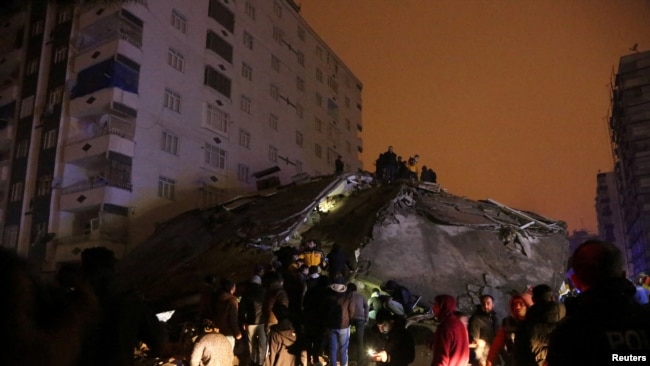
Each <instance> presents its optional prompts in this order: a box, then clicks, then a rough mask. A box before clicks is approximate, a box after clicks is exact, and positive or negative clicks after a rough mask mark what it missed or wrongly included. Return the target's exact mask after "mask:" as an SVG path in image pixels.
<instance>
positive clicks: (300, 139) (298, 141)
mask: <svg viewBox="0 0 650 366" xmlns="http://www.w3.org/2000/svg"><path fill="white" fill-rule="evenodd" d="M302 144H303V136H302V132H300V131H296V145H298V146H300V147H302Z"/></svg>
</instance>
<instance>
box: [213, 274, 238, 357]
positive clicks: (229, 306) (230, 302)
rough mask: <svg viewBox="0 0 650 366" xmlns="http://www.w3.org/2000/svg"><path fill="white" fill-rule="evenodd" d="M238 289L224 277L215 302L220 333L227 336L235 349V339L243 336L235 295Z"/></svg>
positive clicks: (215, 320) (216, 324) (215, 323)
mask: <svg viewBox="0 0 650 366" xmlns="http://www.w3.org/2000/svg"><path fill="white" fill-rule="evenodd" d="M236 289H237V287H236V285H235V283H234V282H232V281H231V280H229V279H226V278H224V279H222V280H221V286H220V290H221V291H220V292H219V294H218V295H217V297H216V300H215V302H214V325H215V326H216V327H217V329H219V333H221V334H223V335H225V336H226V338H227V339H228V341H229V342H230V344H231V345H232V347H233V349H234V348H235V340H237V339H241V337H242V334H241V329H240V328H239V303H238V302H237V298H236V297H235V295H234V293H235V290H236Z"/></svg>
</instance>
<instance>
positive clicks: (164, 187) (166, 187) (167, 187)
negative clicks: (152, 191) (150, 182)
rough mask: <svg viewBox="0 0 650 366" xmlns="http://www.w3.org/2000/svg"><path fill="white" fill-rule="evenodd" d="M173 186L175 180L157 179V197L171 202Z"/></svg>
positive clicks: (161, 177)
mask: <svg viewBox="0 0 650 366" xmlns="http://www.w3.org/2000/svg"><path fill="white" fill-rule="evenodd" d="M175 186H176V181H175V180H173V179H171V178H167V177H163V176H160V177H158V197H162V198H167V199H169V200H173V199H174V187H175Z"/></svg>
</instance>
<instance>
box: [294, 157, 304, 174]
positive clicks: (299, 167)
mask: <svg viewBox="0 0 650 366" xmlns="http://www.w3.org/2000/svg"><path fill="white" fill-rule="evenodd" d="M293 163H294V164H296V173H298V174H300V173H302V161H300V160H296V161H294V162H293Z"/></svg>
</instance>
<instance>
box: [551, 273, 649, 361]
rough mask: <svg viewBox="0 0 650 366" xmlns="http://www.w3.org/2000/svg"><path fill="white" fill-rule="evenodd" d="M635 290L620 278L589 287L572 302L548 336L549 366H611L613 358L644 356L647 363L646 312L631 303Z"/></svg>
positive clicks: (640, 306) (647, 329)
mask: <svg viewBox="0 0 650 366" xmlns="http://www.w3.org/2000/svg"><path fill="white" fill-rule="evenodd" d="M634 294H635V288H634V285H633V284H632V283H630V282H629V281H627V280H626V279H624V278H621V279H615V280H611V281H609V282H608V283H606V284H603V285H602V286H598V287H593V288H591V289H589V290H587V291H585V292H584V293H582V294H581V295H580V296H578V298H577V300H576V304H575V307H573V308H571V313H569V315H568V316H567V317H566V318H565V319H564V320H563V321H562V322H561V323H560V324H559V325H558V327H557V328H556V329H555V330H554V331H553V332H552V333H551V336H550V344H549V348H548V356H547V358H546V361H547V363H548V365H549V366H569V365H595V366H599V365H613V364H616V363H619V362H613V359H612V357H613V355H620V356H638V357H641V356H645V361H644V360H640V359H639V360H637V362H620V363H622V364H623V363H629V364H639V365H642V364H648V362H650V312H649V311H648V309H647V308H646V307H643V306H642V305H639V304H638V303H636V302H635V301H634Z"/></svg>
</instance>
